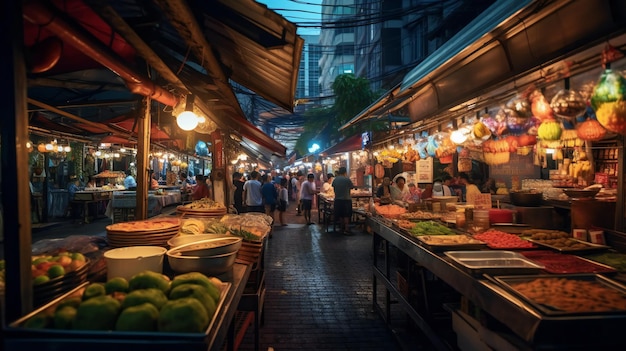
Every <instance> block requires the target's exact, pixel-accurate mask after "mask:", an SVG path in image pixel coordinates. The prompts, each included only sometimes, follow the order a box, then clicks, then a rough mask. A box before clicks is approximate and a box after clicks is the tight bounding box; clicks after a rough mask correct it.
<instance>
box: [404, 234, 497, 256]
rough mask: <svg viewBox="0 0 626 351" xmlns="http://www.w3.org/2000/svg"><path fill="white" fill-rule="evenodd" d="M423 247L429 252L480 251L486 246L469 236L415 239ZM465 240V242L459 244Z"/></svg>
mask: <svg viewBox="0 0 626 351" xmlns="http://www.w3.org/2000/svg"><path fill="white" fill-rule="evenodd" d="M416 239H417V240H418V241H419V242H420V243H421V244H422V245H423V246H424V247H426V248H427V249H429V250H431V251H438V252H441V251H446V250H480V249H484V248H486V247H487V244H486V243H485V242H483V241H480V240H478V239H474V238H472V237H470V236H469V235H465V234H459V235H422V236H418V237H417V238H416ZM463 240H465V241H466V242H459V241H463Z"/></svg>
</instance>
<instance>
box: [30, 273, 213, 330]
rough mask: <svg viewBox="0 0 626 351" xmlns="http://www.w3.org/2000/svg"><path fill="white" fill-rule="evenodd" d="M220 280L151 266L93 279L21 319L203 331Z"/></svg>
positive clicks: (62, 325) (69, 325)
mask: <svg viewBox="0 0 626 351" xmlns="http://www.w3.org/2000/svg"><path fill="white" fill-rule="evenodd" d="M223 289H224V285H223V283H222V282H221V281H220V280H219V279H217V278H212V277H207V276H205V275H203V274H201V273H197V272H191V273H185V274H181V275H178V276H175V277H174V279H172V280H171V281H170V279H169V278H168V277H167V276H164V275H162V274H160V273H155V272H152V271H144V272H141V273H138V274H136V275H135V276H133V277H132V278H131V279H130V280H126V279H124V278H120V277H116V278H111V279H109V280H108V281H107V282H106V283H91V284H88V285H86V286H85V287H84V288H83V289H81V290H79V291H78V292H77V294H73V295H72V296H69V297H67V298H65V299H63V300H62V301H60V302H59V303H57V304H56V305H53V306H50V307H49V308H46V309H45V310H43V311H41V312H39V313H37V314H36V315H34V316H33V317H31V318H29V319H28V320H26V321H25V323H24V327H26V328H51V329H65V330H100V331H125V332H156V331H158V332H171V333H203V332H204V331H205V330H206V329H207V328H208V326H209V324H210V322H211V320H212V319H213V317H214V315H215V313H216V311H217V306H218V305H219V302H220V299H221V296H222V290H223Z"/></svg>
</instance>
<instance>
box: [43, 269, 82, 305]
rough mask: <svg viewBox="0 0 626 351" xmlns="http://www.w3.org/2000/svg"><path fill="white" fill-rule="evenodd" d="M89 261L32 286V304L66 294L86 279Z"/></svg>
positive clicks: (45, 301)
mask: <svg viewBox="0 0 626 351" xmlns="http://www.w3.org/2000/svg"><path fill="white" fill-rule="evenodd" d="M88 272H89V261H85V264H83V265H82V266H80V267H78V268H77V269H75V270H73V271H71V272H67V273H65V274H64V275H62V276H60V277H56V278H53V279H50V280H48V281H47V282H45V283H41V284H39V285H34V286H33V305H35V306H41V305H45V304H46V303H48V302H50V301H52V300H54V299H56V298H57V297H59V296H61V295H64V294H66V293H67V292H68V291H70V290H72V289H74V288H76V287H77V286H78V285H80V284H82V283H84V282H86V281H87V273H88Z"/></svg>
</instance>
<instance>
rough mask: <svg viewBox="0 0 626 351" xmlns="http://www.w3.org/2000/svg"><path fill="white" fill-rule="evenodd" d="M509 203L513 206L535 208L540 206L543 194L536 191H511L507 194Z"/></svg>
mask: <svg viewBox="0 0 626 351" xmlns="http://www.w3.org/2000/svg"><path fill="white" fill-rule="evenodd" d="M509 197H510V199H511V203H512V204H513V205H515V206H524V207H537V206H541V202H542V201H543V193H540V192H536V191H530V190H528V191H512V192H511V193H510V194H509Z"/></svg>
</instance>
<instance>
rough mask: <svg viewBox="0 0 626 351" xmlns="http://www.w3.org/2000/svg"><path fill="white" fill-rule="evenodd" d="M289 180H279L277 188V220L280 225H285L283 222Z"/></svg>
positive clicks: (287, 202) (287, 201) (287, 203)
mask: <svg viewBox="0 0 626 351" xmlns="http://www.w3.org/2000/svg"><path fill="white" fill-rule="evenodd" d="M288 187H289V181H288V180H287V179H286V178H283V179H281V180H280V188H279V189H278V207H277V208H278V222H280V225H281V226H286V225H287V223H285V211H287V206H289V190H287V188H288Z"/></svg>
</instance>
